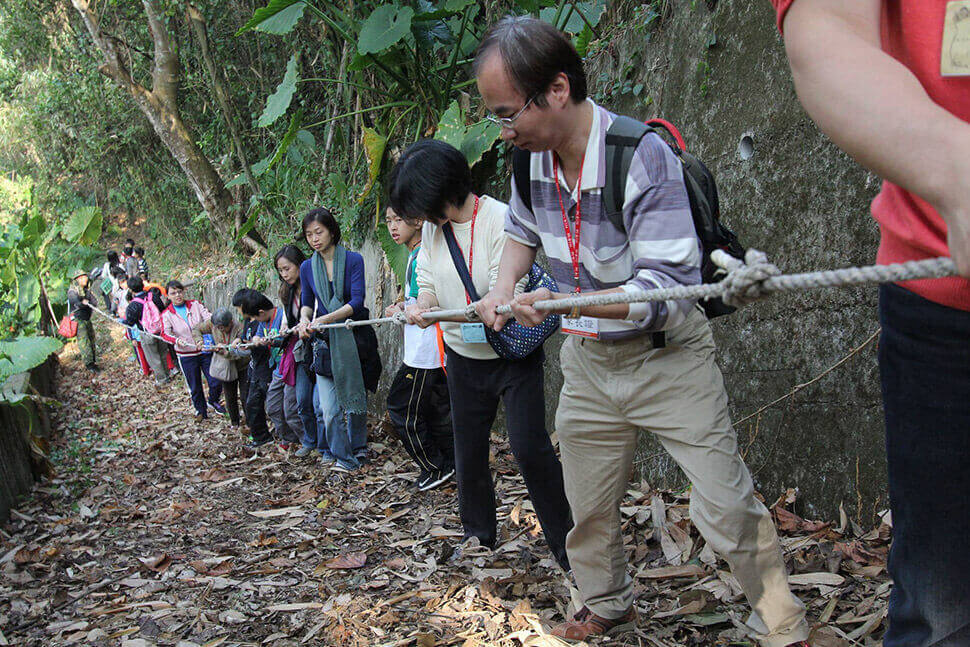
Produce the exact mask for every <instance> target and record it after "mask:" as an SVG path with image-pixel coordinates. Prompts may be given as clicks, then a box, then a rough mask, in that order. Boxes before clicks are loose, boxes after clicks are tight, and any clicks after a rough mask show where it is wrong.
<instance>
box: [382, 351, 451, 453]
mask: <svg viewBox="0 0 970 647" xmlns="http://www.w3.org/2000/svg"><path fill="white" fill-rule="evenodd" d="M387 413H388V414H389V415H390V417H391V424H392V425H394V431H396V432H397V435H398V436H400V437H401V444H402V445H403V446H404V451H406V452H407V453H408V454H409V455H410V456H411V458H413V459H414V462H415V463H417V465H418V467H419V468H420V469H421V471H422V472H434V471H438V470H440V471H443V472H448V471H451V470H452V469H454V467H455V435H454V431H453V430H452V428H451V402H450V400H449V396H448V379H447V378H446V377H445V372H444V370H442V369H440V368H411V367H410V366H408V365H407V364H401V368H400V369H399V370H398V372H397V375H395V376H394V381H393V382H392V383H391V390H390V391H389V392H388V394H387Z"/></svg>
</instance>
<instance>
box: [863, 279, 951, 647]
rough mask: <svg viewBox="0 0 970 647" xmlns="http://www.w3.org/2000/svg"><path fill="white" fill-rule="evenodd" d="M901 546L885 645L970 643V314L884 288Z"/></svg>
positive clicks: (883, 370) (885, 388)
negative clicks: (969, 548)
mask: <svg viewBox="0 0 970 647" xmlns="http://www.w3.org/2000/svg"><path fill="white" fill-rule="evenodd" d="M879 296H880V299H879V318H880V321H881V323H882V338H881V340H880V345H879V368H880V374H881V378H882V393H883V407H884V409H885V413H886V455H887V459H888V465H889V505H890V509H891V510H892V519H893V544H892V549H891V550H890V553H889V574H890V575H891V576H892V578H893V589H892V593H891V594H890V596H889V629H888V630H887V631H886V635H885V636H884V637H883V645H885V647H930V646H931V645H932V646H933V647H957V646H958V645H959V646H961V647H962V646H965V645H970V550H968V549H967V538H968V537H970V496H968V494H970V312H964V311H962V310H956V309H954V308H947V307H945V306H942V305H939V304H936V303H933V302H931V301H927V300H926V299H924V298H922V297H920V296H918V295H916V294H914V293H912V292H909V291H908V290H905V289H903V288H901V287H899V286H896V285H886V286H883V287H882V288H881V289H880V294H879Z"/></svg>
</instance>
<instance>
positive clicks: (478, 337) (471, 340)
mask: <svg viewBox="0 0 970 647" xmlns="http://www.w3.org/2000/svg"><path fill="white" fill-rule="evenodd" d="M461 340H462V341H463V342H465V343H466V344H487V343H488V339H486V338H485V324H481V323H463V324H462V325H461Z"/></svg>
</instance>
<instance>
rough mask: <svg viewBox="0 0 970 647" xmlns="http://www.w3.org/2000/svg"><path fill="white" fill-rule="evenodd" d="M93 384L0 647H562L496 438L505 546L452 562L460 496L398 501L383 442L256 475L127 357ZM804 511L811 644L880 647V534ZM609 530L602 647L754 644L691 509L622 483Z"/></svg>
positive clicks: (268, 464) (803, 576) (51, 488)
mask: <svg viewBox="0 0 970 647" xmlns="http://www.w3.org/2000/svg"><path fill="white" fill-rule="evenodd" d="M104 365H105V368H106V370H105V371H104V372H103V373H101V374H99V375H97V376H90V375H89V374H87V373H86V372H83V371H78V370H77V369H76V366H77V364H76V363H75V362H71V361H70V360H68V362H67V363H66V364H65V366H64V367H63V371H62V373H61V376H60V379H59V395H60V398H61V400H62V401H63V402H64V403H65V405H66V406H64V407H60V408H58V409H57V410H55V411H54V413H53V417H54V420H55V425H56V428H57V431H58V439H57V441H56V443H55V452H56V453H57V454H58V455H59V459H58V465H57V468H58V473H59V475H58V476H57V477H56V478H52V479H49V480H45V481H44V482H42V483H41V484H40V485H39V486H38V487H37V488H36V490H35V492H34V495H33V497H32V498H31V499H30V500H28V501H26V502H25V503H24V504H23V505H22V506H21V507H20V508H18V509H17V510H16V511H14V514H13V516H12V518H11V521H10V522H9V523H8V524H7V525H6V526H5V527H4V529H3V533H2V535H0V540H2V542H0V627H2V630H0V645H2V644H7V643H9V644H22V645H38V646H40V645H45V646H46V645H51V644H94V645H123V646H126V647H140V646H143V645H144V646H148V645H179V646H180V647H193V646H199V647H201V646H203V645H205V646H207V647H216V646H217V645H227V646H228V645H240V644H246V645H266V646H269V647H274V646H277V647H282V646H285V645H292V646H299V645H313V644H339V645H341V646H342V647H355V646H358V645H381V646H384V647H392V646H394V647H404V646H405V645H408V646H415V645H417V646H425V647H428V646H433V645H460V646H461V647H476V646H479V645H492V644H496V645H499V644H500V645H512V646H515V645H522V646H523V647H525V646H535V647H562V645H563V644H564V643H562V642H561V641H558V640H556V639H555V638H552V637H551V636H549V635H548V634H547V633H546V629H545V628H546V627H548V626H549V625H550V624H551V623H553V622H557V621H560V620H561V619H562V618H563V617H564V614H565V613H566V604H567V603H568V601H569V593H568V590H567V588H566V586H565V582H564V579H563V576H562V574H561V573H560V572H559V570H558V569H557V567H556V566H555V564H554V562H553V560H552V559H551V557H550V555H549V553H548V551H547V549H546V548H545V545H544V543H543V541H542V537H541V533H540V531H539V529H538V524H537V520H536V516H535V512H534V510H533V507H532V504H531V502H530V501H529V499H528V496H527V492H526V488H525V484H524V483H523V481H522V479H521V477H519V476H518V474H517V470H516V469H515V463H514V460H513V459H512V456H511V454H510V453H509V449H508V443H507V441H506V440H505V439H503V438H498V437H495V438H493V443H492V453H493V455H494V461H493V467H494V469H495V473H496V477H497V478H496V495H497V502H498V516H499V524H500V530H499V541H498V546H497V548H496V550H495V551H494V552H491V553H489V552H488V551H485V550H481V549H478V550H476V549H474V548H470V549H468V550H465V551H464V552H463V553H462V555H463V558H462V559H461V560H458V561H456V560H455V559H454V550H453V549H454V546H455V543H456V542H457V541H459V540H460V539H461V525H460V522H459V519H458V516H457V509H456V504H455V496H456V494H455V489H454V487H453V486H452V487H450V488H445V489H441V490H438V491H433V492H427V493H418V492H416V491H415V490H413V489H411V488H409V487H408V483H409V481H410V480H411V479H413V478H414V477H415V476H416V474H415V473H414V472H413V471H411V470H412V464H411V462H410V460H409V459H408V458H407V457H406V456H405V454H404V452H403V451H401V449H400V445H399V443H398V442H397V441H396V440H394V439H391V438H389V437H387V436H386V435H384V433H383V431H381V430H380V429H378V430H376V431H375V432H374V433H373V434H372V445H371V447H372V450H373V452H374V454H375V457H374V460H373V462H372V463H371V464H370V465H368V466H367V467H366V468H365V469H364V470H363V471H362V472H361V473H359V474H355V475H351V476H341V475H338V474H334V473H330V472H328V471H327V470H326V469H324V468H321V467H320V466H319V465H318V464H315V463H310V462H302V461H299V460H295V459H293V458H292V457H291V456H289V455H288V454H286V453H284V452H282V451H281V450H279V449H277V448H273V449H271V450H270V451H266V452H265V453H262V454H260V455H256V456H254V455H251V454H248V453H246V452H244V451H243V450H242V449H241V447H240V436H239V434H238V433H236V432H235V431H233V430H231V429H230V428H229V427H228V426H227V425H226V424H225V422H223V421H222V420H218V419H217V420H210V421H208V422H207V423H205V424H201V425H196V424H195V423H194V422H193V421H192V418H191V412H190V411H189V410H188V406H189V404H188V398H187V396H186V394H185V391H184V386H183V385H182V384H181V383H176V382H173V383H172V384H171V385H169V386H167V387H165V388H164V389H163V390H161V391H156V390H155V389H154V388H153V387H152V386H151V385H150V384H149V382H148V381H147V380H142V379H140V378H138V377H137V376H136V375H135V367H134V365H133V364H132V363H131V362H130V359H129V358H128V357H127V354H126V352H125V350H124V348H123V347H119V350H117V351H116V352H115V356H114V357H112V358H110V359H107V360H106V361H105V362H104ZM119 385H124V387H123V388H121V387H120V386H119ZM132 402H137V403H138V406H137V407H133V406H132ZM795 495H796V493H795V491H794V490H791V491H788V492H785V493H784V494H783V495H782V496H781V497H780V498H779V499H778V501H777V502H776V503H775V504H774V505H772V506H771V509H772V514H773V516H774V519H775V521H776V523H777V525H778V527H779V529H780V532H781V540H782V547H783V549H784V554H785V558H786V561H787V563H788V565H789V568H790V573H791V575H790V580H789V581H790V584H791V586H792V588H793V590H794V591H795V592H796V594H798V595H799V596H800V597H801V599H802V600H803V601H805V603H806V606H807V607H808V609H809V619H810V622H811V623H813V625H814V626H815V630H814V635H813V640H814V641H815V644H816V645H819V646H821V647H846V646H847V645H850V644H852V645H866V646H868V645H876V644H878V639H879V637H880V636H881V633H882V631H883V627H884V624H885V614H886V603H887V599H888V594H889V581H888V577H887V575H886V573H885V557H886V553H887V548H888V541H889V535H890V528H889V524H888V523H884V524H883V525H882V526H880V527H879V528H876V529H874V530H872V531H871V532H869V533H863V532H861V531H859V530H858V528H857V527H856V529H855V530H853V527H854V524H852V523H850V522H849V521H848V519H847V517H846V518H843V519H840V521H839V523H838V527H836V525H835V524H833V523H828V522H825V523H822V522H817V521H809V520H805V519H802V518H801V517H799V516H798V515H797V514H795V513H794V512H793V511H792V508H793V506H794V504H795V498H796V496H795ZM621 513H622V520H623V528H624V545H625V549H626V552H627V555H628V557H629V559H630V562H631V574H632V575H633V576H634V583H635V593H636V604H637V607H638V609H639V611H640V613H641V615H640V617H641V621H640V626H639V628H638V629H637V631H636V632H630V633H628V634H625V635H622V636H619V637H617V638H615V639H613V640H612V643H611V644H617V645H645V646H646V645H649V646H651V647H668V646H669V647H673V646H675V645H694V646H701V645H703V646H708V645H728V644H738V645H750V644H753V641H752V639H751V637H750V635H749V634H748V632H747V630H746V628H745V627H744V625H743V624H742V623H743V620H744V618H745V617H746V616H747V614H748V611H749V610H748V608H747V606H746V604H745V602H744V598H743V595H742V593H741V589H740V587H739V585H738V582H737V580H735V578H734V577H733V576H732V575H731V573H730V571H729V570H728V567H727V566H726V565H725V564H724V562H723V561H720V560H718V559H717V558H716V556H715V555H714V554H713V552H712V551H711V550H710V548H709V547H708V546H707V545H706V543H705V542H704V541H703V539H701V538H700V537H699V536H698V533H697V531H696V529H695V528H694V527H693V526H692V524H691V522H690V518H689V514H688V498H687V497H686V496H685V495H682V494H678V493H671V492H658V491H656V490H653V489H651V488H650V487H649V486H648V485H647V484H645V483H639V484H631V485H630V488H629V490H628V492H627V495H626V497H625V499H624V501H623V505H622V508H621Z"/></svg>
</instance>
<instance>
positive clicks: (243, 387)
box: [222, 364, 249, 425]
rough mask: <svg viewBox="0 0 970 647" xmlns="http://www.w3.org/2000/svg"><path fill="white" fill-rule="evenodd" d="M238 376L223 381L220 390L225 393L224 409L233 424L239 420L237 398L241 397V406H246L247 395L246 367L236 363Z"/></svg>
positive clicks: (236, 423)
mask: <svg viewBox="0 0 970 647" xmlns="http://www.w3.org/2000/svg"><path fill="white" fill-rule="evenodd" d="M236 366H237V367H238V368H237V372H238V377H237V378H236V379H235V380H233V381H231V382H223V383H222V390H223V391H224V392H225V394H226V411H228V412H229V421H230V422H232V424H233V425H238V424H239V422H240V420H239V398H240V397H241V398H242V403H243V408H245V406H246V396H247V395H249V376H248V375H247V373H248V371H247V367H245V366H239V364H237V365H236Z"/></svg>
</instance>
